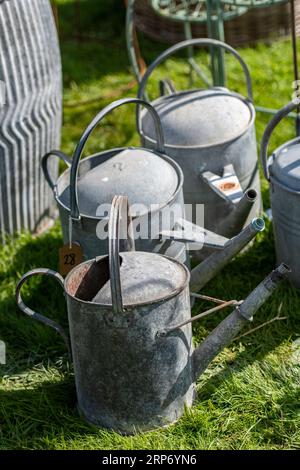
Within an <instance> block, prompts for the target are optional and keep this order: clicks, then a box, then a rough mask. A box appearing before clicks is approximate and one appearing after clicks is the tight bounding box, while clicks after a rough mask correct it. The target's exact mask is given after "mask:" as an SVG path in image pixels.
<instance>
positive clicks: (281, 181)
mask: <svg viewBox="0 0 300 470" xmlns="http://www.w3.org/2000/svg"><path fill="white" fill-rule="evenodd" d="M299 104H300V102H299V100H295V101H292V102H290V103H289V104H287V105H286V106H284V107H283V108H282V109H281V110H279V111H278V112H277V114H275V116H274V117H273V118H272V119H271V120H270V122H269V124H268V125H267V127H266V129H265V132H264V135H263V138H262V141H261V161H262V166H263V170H264V175H265V178H266V179H267V180H268V181H269V183H270V199H271V208H272V218H273V228H274V236H275V248H276V255H277V261H278V263H281V262H285V263H288V264H289V266H291V274H290V275H289V278H290V280H291V281H292V283H293V285H294V286H295V287H297V288H300V261H299V249H300V137H296V138H295V139H292V140H290V141H288V142H286V143H284V144H283V145H281V146H280V147H279V148H277V149H276V150H275V151H274V152H273V154H272V155H271V156H270V158H269V159H268V145H269V140H270V138H271V135H272V133H273V131H274V129H275V128H276V126H277V125H278V124H279V123H280V121H281V120H282V119H283V118H284V117H285V116H287V115H288V114H289V113H290V112H291V111H293V110H294V109H296V108H298V107H299Z"/></svg>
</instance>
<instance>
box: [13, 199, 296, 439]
mask: <svg viewBox="0 0 300 470" xmlns="http://www.w3.org/2000/svg"><path fill="white" fill-rule="evenodd" d="M124 205H126V198H123V197H119V196H118V197H116V198H115V199H114V201H113V207H112V211H111V216H110V222H109V256H100V257H98V258H96V259H94V260H90V261H86V262H84V263H82V264H80V265H78V266H77V267H75V268H74V269H73V270H72V271H71V272H70V273H69V274H68V276H67V277H66V279H65V280H63V279H62V277H61V276H60V275H59V274H58V273H56V272H54V271H51V270H48V269H36V270H33V271H30V272H28V273H27V274H25V276H24V277H23V278H22V279H21V280H20V282H19V284H18V286H17V289H16V297H17V302H18V305H19V307H20V309H21V310H22V311H23V312H24V313H26V314H27V315H29V316H30V317H32V318H34V319H37V320H38V321H41V322H43V323H45V324H47V325H49V326H51V327H52V328H54V329H55V330H56V331H58V332H59V333H60V334H61V335H62V336H63V338H64V340H65V341H66V343H67V345H68V339H67V335H66V333H65V332H64V331H63V329H62V328H61V327H60V326H59V325H58V324H57V323H55V322H53V321H52V320H49V319H47V318H45V317H44V316H42V315H40V314H38V313H36V312H34V311H33V310H31V309H30V308H29V307H27V306H26V305H25V304H24V303H23V301H22V298H21V294H20V289H21V287H22V285H23V284H24V282H25V281H26V279H28V278H29V277H31V276H35V275H39V274H41V275H48V276H53V277H54V278H55V279H57V281H58V282H59V283H60V285H61V286H62V288H63V289H64V293H65V295H66V299H67V306H68V318H69V327H70V338H71V350H72V356H73V362H74V371H75V382H76V389H77V399H78V407H79V410H80V411H81V413H82V414H83V416H84V417H85V419H86V420H87V421H88V422H90V423H93V424H95V425H97V426H104V427H107V428H110V429H114V430H116V431H119V432H122V433H125V434H129V433H135V432H138V431H147V430H150V429H154V428H157V427H160V426H165V425H168V424H171V423H173V422H175V421H176V420H178V419H179V418H180V416H181V415H182V413H183V412H184V407H185V406H191V405H192V402H193V398H194V391H195V390H194V389H195V386H194V382H195V380H196V379H197V377H198V376H199V375H200V374H201V373H202V372H203V371H204V370H205V369H206V367H207V366H208V364H209V363H210V362H211V360H212V359H213V358H214V357H215V356H216V355H217V354H218V353H219V352H220V351H221V350H222V349H223V348H224V347H225V346H226V345H227V344H228V343H229V342H230V341H231V340H232V339H233V338H234V337H235V336H236V334H237V333H238V332H239V330H240V329H241V328H242V327H243V326H244V325H245V324H246V323H247V322H248V321H249V320H251V318H252V315H253V314H254V313H255V312H256V310H257V309H258V308H259V307H260V306H261V305H262V304H263V302H265V301H266V299H267V298H268V297H269V296H270V295H271V293H272V292H273V291H274V289H275V288H276V286H277V284H278V282H279V281H280V280H281V279H282V278H283V277H284V276H285V274H286V271H287V267H286V266H284V265H282V266H280V267H279V268H277V269H276V270H275V271H273V272H272V273H271V274H270V275H269V276H268V277H267V278H266V279H265V280H264V281H263V282H262V283H261V284H260V285H259V286H258V287H256V289H255V290H254V291H253V292H252V294H250V295H249V297H247V299H246V300H245V301H243V302H242V303H239V306H238V307H237V308H236V309H235V310H234V311H233V312H232V313H231V314H230V315H229V316H228V317H227V318H226V319H225V320H223V321H222V322H221V323H220V324H219V326H217V327H216V328H215V329H214V331H213V332H212V333H211V334H210V335H209V336H208V337H207V338H206V339H205V340H204V341H203V342H202V343H201V344H200V346H198V347H197V348H196V349H194V348H193V344H192V330H191V321H192V319H191V311H190V296H189V277H190V275H189V271H188V269H187V268H186V266H185V265H183V264H182V263H180V262H178V261H176V260H174V259H172V258H169V257H166V256H163V255H160V254H156V253H146V252H136V251H132V250H133V239H132V237H131V236H130V230H128V228H127V227H125V229H124V226H123V223H124V221H127V220H128V216H127V213H128V211H127V208H126V210H125V211H124ZM124 213H125V214H124ZM122 214H123V215H122ZM121 222H123V223H121ZM121 226H123V233H124V232H125V233H126V234H127V233H129V236H128V242H127V243H128V248H129V249H131V251H128V252H122V253H119V230H120V227H121Z"/></svg>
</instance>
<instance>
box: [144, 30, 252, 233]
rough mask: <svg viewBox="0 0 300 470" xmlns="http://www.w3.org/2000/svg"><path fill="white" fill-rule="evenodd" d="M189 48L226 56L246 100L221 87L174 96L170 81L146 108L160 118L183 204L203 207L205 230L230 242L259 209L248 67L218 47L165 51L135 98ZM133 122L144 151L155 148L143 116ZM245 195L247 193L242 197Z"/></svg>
mask: <svg viewBox="0 0 300 470" xmlns="http://www.w3.org/2000/svg"><path fill="white" fill-rule="evenodd" d="M190 46H213V47H214V48H221V49H224V50H226V51H228V52H230V53H231V54H232V55H233V56H234V57H235V58H236V59H237V60H238V62H239V63H240V64H241V66H242V68H243V71H244V74H245V77H246V81H247V92H248V96H247V98H244V97H243V96H241V95H239V94H237V93H235V92H233V91H230V90H228V89H226V88H222V87H211V88H209V89H205V90H203V89H193V90H187V91H180V92H177V91H175V89H174V88H173V86H172V84H171V83H170V81H169V80H164V81H162V82H161V83H162V85H163V86H161V93H162V96H161V97H160V98H158V99H155V100H154V101H152V103H151V104H152V105H153V106H154V108H155V109H156V111H157V112H158V114H159V116H160V118H161V122H162V127H163V131H164V136H165V151H166V154H167V155H169V156H170V157H172V158H173V159H174V160H175V161H176V162H177V163H178V164H179V166H180V167H181V169H182V171H183V174H184V185H183V192H184V200H185V203H186V204H204V210H205V218H204V220H205V228H207V229H209V230H213V231H215V232H217V233H219V234H220V235H223V236H226V237H232V236H233V235H236V234H237V233H238V232H239V231H240V230H241V228H242V227H243V226H244V225H247V223H249V221H250V220H251V219H252V218H253V217H254V216H255V215H257V214H258V213H259V212H260V208H261V197H260V181H259V173H258V167H257V148H256V137H255V127H254V121H255V109H254V106H253V104H252V84H251V78H250V74H249V70H248V67H247V65H246V64H245V62H244V61H243V59H242V58H241V57H240V55H239V54H238V53H237V51H236V50H234V49H233V48H232V47H230V46H229V45H227V44H225V43H223V42H221V41H217V40H214V39H192V40H187V41H183V42H180V43H178V44H176V45H175V46H172V47H170V48H169V49H167V50H166V51H164V52H163V53H162V54H160V55H159V56H158V57H157V59H156V60H155V61H154V62H153V63H152V64H151V65H150V66H149V67H148V69H147V71H146V72H145V74H144V76H143V78H142V80H141V83H140V87H139V92H138V96H139V97H140V98H141V97H143V96H145V94H146V87H147V83H148V80H149V78H150V77H151V75H152V73H153V71H154V70H155V68H156V67H157V66H158V65H159V64H161V63H162V62H163V61H164V60H165V59H167V58H168V57H169V56H170V55H172V54H174V53H175V52H177V51H181V50H182V49H184V48H188V47H190ZM137 120H138V126H139V131H140V135H141V138H142V142H143V145H144V146H145V147H147V148H155V146H156V145H157V139H156V137H155V132H154V126H153V123H152V122H151V120H150V114H149V112H148V110H143V111H142V112H141V113H138V115H137ZM249 189H252V191H251V192H250V193H249V194H247V196H246V197H243V193H244V192H245V191H246V190H249ZM256 195H258V197H256ZM228 218H229V219H228Z"/></svg>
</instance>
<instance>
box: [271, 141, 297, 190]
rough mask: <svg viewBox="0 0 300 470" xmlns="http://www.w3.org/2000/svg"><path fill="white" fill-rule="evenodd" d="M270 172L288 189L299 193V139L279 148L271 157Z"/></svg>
mask: <svg viewBox="0 0 300 470" xmlns="http://www.w3.org/2000/svg"><path fill="white" fill-rule="evenodd" d="M270 163H271V166H270V171H271V173H272V175H273V176H275V178H276V179H277V180H278V181H279V182H280V183H282V184H284V185H286V186H288V187H289V188H290V189H293V190H295V191H300V141H299V138H297V139H295V140H294V141H292V142H288V143H287V144H284V145H283V146H282V147H280V148H279V149H278V150H277V151H276V152H275V153H274V156H273V158H272V157H271V162H270Z"/></svg>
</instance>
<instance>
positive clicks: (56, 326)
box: [16, 268, 71, 357]
mask: <svg viewBox="0 0 300 470" xmlns="http://www.w3.org/2000/svg"><path fill="white" fill-rule="evenodd" d="M33 276H50V277H53V278H54V279H56V281H57V282H58V283H59V285H60V286H61V287H62V288H64V279H63V278H62V276H61V275H60V274H59V273H58V272H56V271H53V270H52V269H47V268H39V269H33V270H32V271H28V272H27V273H26V274H24V276H22V278H21V279H20V281H19V282H18V284H17V287H16V301H17V304H18V307H19V309H20V310H21V311H22V312H23V313H25V314H26V315H28V316H29V317H31V318H33V319H34V320H38V321H39V322H41V323H44V325H47V326H50V327H51V328H53V329H54V330H55V331H56V332H57V333H59V334H60V335H61V336H62V338H63V340H64V342H65V345H66V346H67V349H68V352H69V355H70V357H71V347H70V340H69V337H68V335H67V334H66V333H65V331H64V329H63V328H62V327H61V326H60V325H59V324H58V323H56V322H55V321H54V320H51V319H50V318H47V317H45V316H44V315H41V314H40V313H37V312H35V311H34V310H32V309H31V308H30V307H28V306H27V305H26V304H25V303H24V301H23V299H22V296H21V289H22V286H23V284H24V283H25V282H26V281H27V279H29V278H30V277H33Z"/></svg>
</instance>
